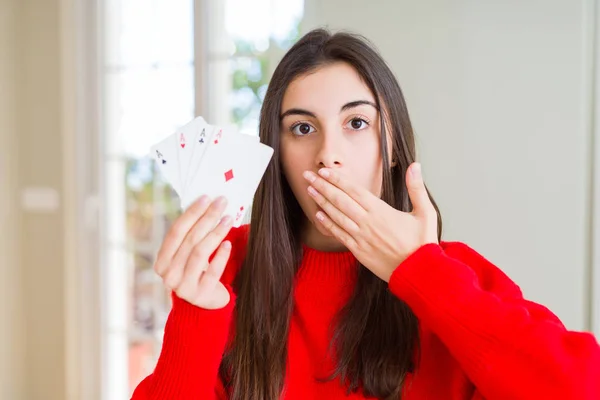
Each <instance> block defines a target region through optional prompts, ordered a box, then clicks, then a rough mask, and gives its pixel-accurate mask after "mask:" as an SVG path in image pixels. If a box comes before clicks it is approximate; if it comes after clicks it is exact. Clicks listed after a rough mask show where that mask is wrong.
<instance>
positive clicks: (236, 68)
mask: <svg viewBox="0 0 600 400" xmlns="http://www.w3.org/2000/svg"><path fill="white" fill-rule="evenodd" d="M225 4H226V9H225V21H226V23H225V26H226V32H227V35H228V36H229V38H230V39H231V41H233V43H234V49H233V50H234V51H233V56H232V58H231V59H230V62H229V75H230V76H229V79H230V82H231V84H230V85H229V87H230V93H229V96H228V102H227V106H228V108H229V109H228V112H229V117H230V119H231V121H232V122H233V123H235V124H236V125H237V126H238V127H239V128H240V130H241V131H242V132H244V133H248V134H257V133H258V122H259V116H260V108H261V105H262V101H263V99H264V96H265V93H266V90H267V85H268V82H269V79H270V77H271V74H272V71H273V69H274V68H275V66H276V64H277V63H278V62H279V60H280V58H281V57H282V56H283V54H285V52H286V51H287V50H288V48H289V47H291V45H292V44H293V43H294V42H295V41H296V40H297V39H298V35H299V24H300V21H301V18H302V14H303V11H304V1H303V0H293V1H287V0H286V1H284V0H257V1H253V2H247V1H243V0H226V2H225ZM215 62H217V61H215ZM215 69H216V68H215ZM220 73H221V74H222V72H220ZM223 88H225V85H222V84H221V85H219V87H218V88H217V89H216V90H217V91H219V92H221V91H222V90H223ZM211 90H213V89H212V88H211ZM215 97H218V95H215ZM217 104H223V103H217Z"/></svg>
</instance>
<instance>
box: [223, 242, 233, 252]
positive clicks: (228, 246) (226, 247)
mask: <svg viewBox="0 0 600 400" xmlns="http://www.w3.org/2000/svg"><path fill="white" fill-rule="evenodd" d="M223 248H224V249H225V250H228V249H230V248H231V242H230V241H226V242H223Z"/></svg>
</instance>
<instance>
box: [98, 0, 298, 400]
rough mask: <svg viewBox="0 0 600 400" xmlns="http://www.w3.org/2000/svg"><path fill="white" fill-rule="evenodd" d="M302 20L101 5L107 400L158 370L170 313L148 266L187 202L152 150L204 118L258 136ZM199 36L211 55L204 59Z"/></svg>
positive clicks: (270, 6) (179, 5)
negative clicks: (272, 81)
mask: <svg viewBox="0 0 600 400" xmlns="http://www.w3.org/2000/svg"><path fill="white" fill-rule="evenodd" d="M199 8H200V9H199ZM302 11H303V2H302V0H293V1H292V0H260V1H258V0H255V1H252V2H247V1H242V0H228V1H218V0H205V1H202V0H196V1H194V0H180V1H168V0H105V1H104V2H103V3H102V12H103V18H102V19H103V21H104V26H103V27H102V29H101V38H102V40H101V42H102V43H104V49H103V51H102V53H103V57H102V58H103V62H102V63H101V64H102V68H101V71H100V72H101V76H100V79H101V87H102V93H103V96H102V104H103V107H102V109H103V118H102V121H103V126H102V136H103V142H104V147H103V149H102V157H101V162H102V165H101V168H102V170H103V171H104V174H103V176H104V185H103V186H104V188H105V190H104V196H103V209H104V210H105V212H104V215H105V216H106V220H105V221H103V222H104V224H105V227H104V232H105V237H104V240H103V243H102V244H101V245H102V249H101V250H102V254H103V264H102V266H101V267H102V277H103V278H102V299H103V302H102V308H103V310H102V326H103V330H102V359H103V367H102V375H103V381H102V383H101V384H102V388H103V394H102V397H103V398H105V399H110V400H120V399H128V398H129V397H130V395H131V392H132V391H133V389H134V388H135V386H137V385H138V383H139V382H140V381H141V379H143V378H144V377H145V376H147V375H148V374H149V373H151V371H152V368H153V367H154V365H155V364H156V359H157V357H158V354H159V352H160V348H161V345H162V343H161V341H162V336H163V329H164V324H165V321H166V318H167V316H168V313H169V311H170V307H171V304H170V296H169V293H168V291H167V290H165V288H164V286H163V284H162V282H161V281H160V279H159V278H158V277H157V276H156V275H155V273H154V271H153V270H152V266H153V263H154V257H155V255H156V252H157V250H158V248H159V247H160V244H161V242H162V239H163V237H164V235H165V233H166V232H167V230H168V229H169V227H170V226H171V224H172V223H173V221H174V220H175V219H176V218H177V216H178V215H179V213H180V211H179V200H178V199H177V197H176V196H175V194H174V192H173V191H172V190H171V188H170V187H168V185H166V184H165V182H164V180H163V179H162V177H161V176H160V173H159V172H158V171H157V169H156V168H155V165H154V164H153V162H152V160H151V159H150V158H148V157H147V155H148V151H149V148H150V146H151V145H152V144H154V143H155V142H158V141H159V140H160V139H162V138H163V137H164V136H166V135H168V134H169V133H171V132H174V131H175V130H176V129H177V127H178V126H181V125H183V124H184V123H186V122H187V121H189V120H191V119H192V118H193V117H194V116H195V115H200V114H201V115H203V116H204V117H205V119H206V120H207V121H208V122H209V123H212V124H230V123H233V124H235V125H237V126H238V127H239V128H240V130H241V131H243V132H245V133H254V134H256V133H257V128H258V118H259V110H260V106H261V104H262V99H263V97H264V94H265V91H266V87H267V82H268V79H269V77H270V76H271V73H272V70H273V68H274V67H275V65H276V63H277V61H278V60H279V58H280V57H281V56H282V55H283V54H284V52H285V51H286V50H287V49H288V48H289V46H290V45H291V44H292V43H293V42H294V41H295V40H296V39H297V38H298V35H299V23H300V19H301V17H302ZM203 13H204V14H203ZM206 13H208V15H206ZM198 15H205V16H207V17H208V18H204V17H203V18H202V20H203V21H207V24H206V27H201V26H200V21H198V20H196V21H194V18H195V17H194V16H198ZM200 28H203V29H200ZM198 32H202V34H199V33H198ZM194 39H195V40H202V41H203V43H205V44H206V47H205V48H206V52H205V53H204V54H205V56H203V57H201V58H198V57H196V54H198V52H197V48H198V47H197V46H195V43H194ZM196 44H197V43H196ZM195 49H196V50H195ZM199 71H200V72H202V73H201V74H199V73H198V72H199ZM198 76H204V77H206V79H203V82H207V84H206V85H204V84H203V82H198V81H197V79H196V77H198ZM198 91H203V93H200V95H201V96H198V94H199V93H198ZM198 98H204V99H206V100H205V101H204V103H205V104H202V105H201V106H200V105H198V104H195V103H196V99H198Z"/></svg>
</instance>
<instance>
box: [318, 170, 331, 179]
mask: <svg viewBox="0 0 600 400" xmlns="http://www.w3.org/2000/svg"><path fill="white" fill-rule="evenodd" d="M319 175H321V176H322V177H323V178H329V170H327V169H325V168H321V169H320V170H319Z"/></svg>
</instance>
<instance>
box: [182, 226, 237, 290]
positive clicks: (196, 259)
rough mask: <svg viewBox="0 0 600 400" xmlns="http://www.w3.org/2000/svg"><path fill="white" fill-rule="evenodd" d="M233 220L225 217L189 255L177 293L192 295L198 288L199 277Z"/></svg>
mask: <svg viewBox="0 0 600 400" xmlns="http://www.w3.org/2000/svg"><path fill="white" fill-rule="evenodd" d="M232 221H233V219H232V218H231V217H230V216H228V215H226V216H225V217H223V218H222V219H221V221H220V222H219V224H218V225H217V226H216V227H215V229H213V230H212V231H211V232H210V233H209V234H208V235H207V236H206V237H205V238H204V239H203V240H202V241H201V242H200V243H198V244H196V245H195V246H194V248H193V250H192V251H191V253H190V256H189V258H188V260H187V262H186V265H185V269H184V271H183V279H182V281H181V283H180V285H179V287H178V291H182V292H184V293H193V292H195V291H196V289H197V287H198V282H199V280H200V275H201V274H202V272H203V271H204V270H206V269H207V268H208V260H209V257H210V256H211V254H213V253H214V251H215V250H216V249H217V247H218V246H219V244H220V243H221V242H222V241H223V239H225V237H226V236H227V234H228V233H229V230H230V229H231V225H232Z"/></svg>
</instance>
